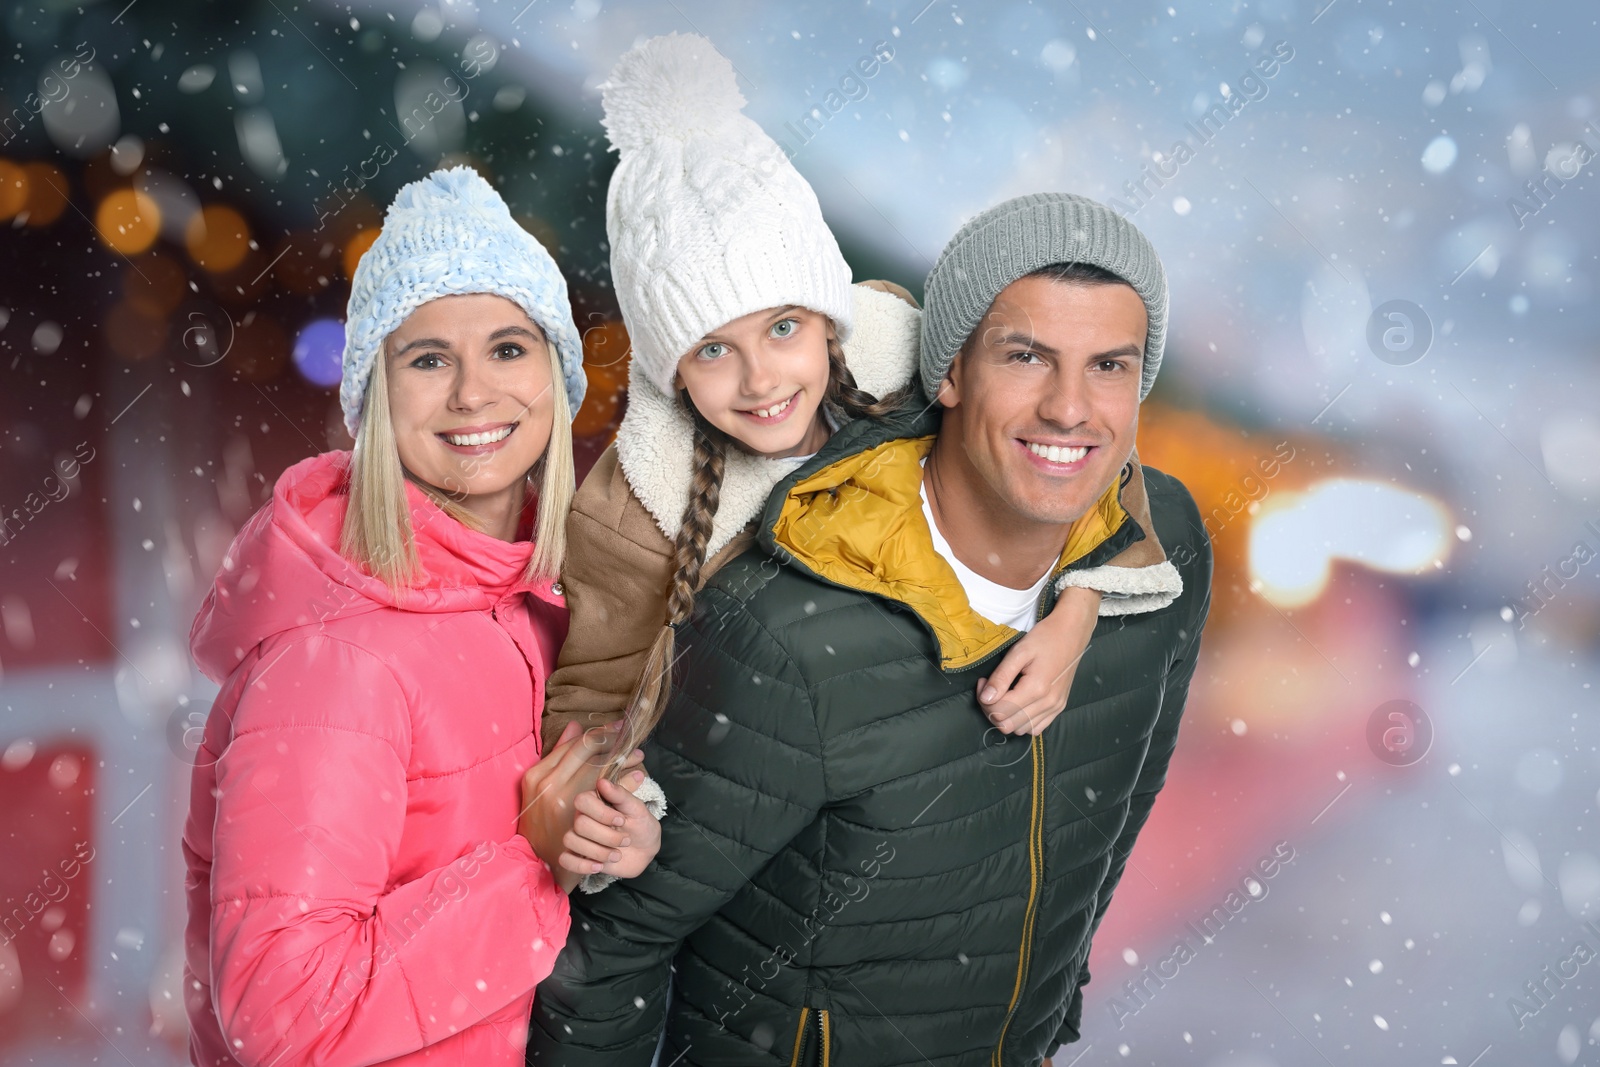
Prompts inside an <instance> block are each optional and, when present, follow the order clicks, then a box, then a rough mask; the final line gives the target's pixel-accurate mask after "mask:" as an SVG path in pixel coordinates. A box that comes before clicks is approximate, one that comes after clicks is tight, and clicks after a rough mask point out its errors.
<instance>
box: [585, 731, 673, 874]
mask: <svg viewBox="0 0 1600 1067" xmlns="http://www.w3.org/2000/svg"><path fill="white" fill-rule="evenodd" d="M636 754H637V755H638V757H639V758H640V759H643V758H644V753H642V752H636ZM631 762H632V760H631V758H630V763H631ZM642 781H644V772H643V771H641V770H634V771H631V772H629V773H628V774H626V775H624V777H623V782H624V783H626V784H625V785H617V784H616V783H615V782H611V781H608V780H606V779H604V778H602V779H600V780H599V782H598V783H597V790H598V792H589V793H583V794H580V795H579V797H578V799H577V802H576V806H577V809H578V817H577V819H575V820H574V822H573V826H572V829H571V830H570V831H568V833H567V835H566V836H565V837H564V838H563V839H562V843H563V844H565V845H566V851H565V852H563V853H562V854H561V865H562V866H563V867H564V868H566V869H567V870H568V871H572V872H574V873H576V874H579V875H588V874H600V873H602V872H604V873H605V874H609V875H612V876H614V877H617V878H635V877H637V876H638V875H640V874H642V873H643V872H644V869H645V868H646V867H648V866H649V865H650V861H651V860H653V859H655V858H656V852H657V851H658V850H659V849H660V848H661V824H660V823H658V822H657V821H656V819H655V816H653V815H651V814H650V812H649V810H648V809H647V808H646V807H645V806H644V802H643V801H642V800H640V799H639V798H638V797H636V796H634V795H633V793H632V792H630V790H632V789H637V788H639V783H640V782H642Z"/></svg>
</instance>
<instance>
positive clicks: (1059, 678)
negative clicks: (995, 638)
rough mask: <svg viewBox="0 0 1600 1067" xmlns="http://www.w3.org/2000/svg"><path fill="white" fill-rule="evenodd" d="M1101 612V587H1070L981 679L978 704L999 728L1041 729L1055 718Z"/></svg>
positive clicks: (1020, 731)
mask: <svg viewBox="0 0 1600 1067" xmlns="http://www.w3.org/2000/svg"><path fill="white" fill-rule="evenodd" d="M1099 614H1100V594H1099V592H1097V591H1096V590H1093V589H1079V588H1077V587H1069V588H1068V589H1067V590H1066V591H1065V592H1063V593H1062V594H1061V598H1060V599H1059V600H1058V601H1057V603H1056V606H1055V610H1054V611H1052V612H1051V613H1050V614H1049V615H1047V616H1045V617H1044V618H1043V619H1040V620H1039V622H1038V623H1037V624H1035V625H1034V627H1033V629H1032V630H1029V631H1028V632H1027V633H1025V634H1023V635H1022V639H1021V640H1020V641H1018V642H1017V643H1016V644H1014V645H1012V646H1011V649H1010V650H1009V651H1008V652H1007V653H1006V654H1005V658H1004V659H1002V660H1001V661H1000V666H999V667H998V668H996V669H995V672H994V674H992V675H990V676H989V677H987V678H979V679H978V703H979V705H980V706H982V707H983V709H984V711H985V712H986V713H987V714H988V716H989V721H990V722H992V723H994V725H995V728H996V729H998V730H999V731H1000V732H1001V733H1003V734H1039V733H1043V732H1044V730H1045V728H1046V727H1048V726H1049V725H1050V724H1051V723H1053V722H1055V721H1056V716H1058V715H1060V714H1061V712H1062V711H1063V710H1064V709H1065V708H1066V706H1067V694H1068V693H1070V692H1071V691H1072V679H1073V678H1074V677H1075V676H1076V675H1077V673H1078V661H1079V660H1080V659H1082V658H1083V653H1084V651H1085V650H1086V649H1087V648H1088V647H1089V636H1090V635H1091V634H1092V633H1093V632H1094V625H1095V621H1096V619H1098V618H1099Z"/></svg>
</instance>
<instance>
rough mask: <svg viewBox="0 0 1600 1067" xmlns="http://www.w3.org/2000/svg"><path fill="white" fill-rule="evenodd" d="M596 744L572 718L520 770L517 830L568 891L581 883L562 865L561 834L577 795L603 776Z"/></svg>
mask: <svg viewBox="0 0 1600 1067" xmlns="http://www.w3.org/2000/svg"><path fill="white" fill-rule="evenodd" d="M620 726H621V723H617V724H616V725H615V726H613V727H611V728H610V729H611V731H612V732H613V733H614V732H615V730H616V729H617V728H620ZM597 748H600V751H601V752H602V753H603V751H604V750H603V748H601V747H600V746H598V745H597V744H596V743H595V739H592V738H588V737H586V736H585V735H584V731H583V728H582V727H581V726H579V725H578V724H577V723H576V722H570V723H568V724H567V728H566V729H565V730H563V731H561V738H560V740H558V741H557V743H556V745H555V747H554V748H552V749H551V750H550V751H549V752H546V753H545V754H544V758H543V759H541V760H539V762H538V763H535V764H534V765H533V766H532V767H529V768H528V769H527V771H526V772H524V773H523V775H522V811H521V812H520V813H519V814H518V816H517V832H518V833H519V834H521V835H522V836H523V837H524V838H526V839H527V841H528V845H529V846H530V847H531V848H532V849H533V854H534V855H535V856H538V857H539V858H540V859H541V860H543V861H544V862H545V865H546V866H547V867H549V868H550V873H551V874H553V875H555V879H556V884H557V885H559V886H560V887H561V890H562V892H565V893H570V892H571V891H572V889H573V887H574V886H576V885H577V884H578V875H576V874H574V873H572V872H571V871H570V870H568V869H567V868H565V867H563V866H561V862H560V860H561V854H562V851H563V848H562V838H563V837H564V836H565V835H566V834H567V832H568V831H570V830H571V829H572V824H573V821H574V820H575V819H576V818H577V814H578V809H577V807H576V801H577V798H578V796H579V795H580V794H582V793H584V792H585V791H587V790H589V789H592V788H594V782H595V779H596V778H597V777H598V776H599V773H600V767H599V763H600V760H601V759H602V758H603V756H597V755H596V750H597ZM643 759H644V755H643V753H639V754H637V756H636V757H635V758H630V760H629V765H630V766H631V765H634V764H637V763H638V762H639V761H640V760H643Z"/></svg>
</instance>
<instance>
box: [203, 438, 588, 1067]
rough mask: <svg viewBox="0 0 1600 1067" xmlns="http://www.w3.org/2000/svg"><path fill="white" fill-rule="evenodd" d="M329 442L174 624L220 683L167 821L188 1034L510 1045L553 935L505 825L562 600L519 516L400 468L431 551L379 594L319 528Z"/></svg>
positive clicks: (524, 1020) (207, 1066)
mask: <svg viewBox="0 0 1600 1067" xmlns="http://www.w3.org/2000/svg"><path fill="white" fill-rule="evenodd" d="M348 463H349V454H348V453H344V452H330V453H328V454H326V455H322V456H317V457H315V458H313V459H308V460H305V461H304V462H302V463H299V464H297V465H295V466H294V467H292V468H290V469H289V470H288V471H286V472H285V473H284V475H283V477H282V478H280V479H279V480H278V484H277V486H276V489H275V491H274V494H273V499H272V502H271V503H270V504H268V505H267V506H266V507H264V508H262V509H261V511H260V512H258V513H257V514H256V515H255V516H254V517H253V518H251V520H250V521H249V523H247V524H246V525H245V527H244V529H242V530H240V531H239V536H238V537H237V538H236V539H235V540H234V543H233V546H232V548H230V549H229V552H228V557H227V559H226V560H225V561H224V563H223V567H222V571H221V573H220V574H219V575H218V577H217V581H216V584H215V585H214V586H213V587H212V590H211V593H210V595H208V596H207V597H206V601H205V605H204V606H203V607H202V608H201V609H200V614H199V616H198V617H197V618H196V619H195V623H194V629H193V631H192V633H191V634H190V643H191V647H192V649H193V651H194V656H195V659H196V661H197V662H198V663H199V664H200V667H201V669H202V670H204V671H205V673H206V675H207V676H208V677H210V678H212V679H213V680H215V681H217V682H218V683H219V684H221V686H222V691H221V693H220V694H219V695H218V696H217V701H216V703H215V705H213V707H212V711H211V715H210V718H209V719H208V720H207V723H206V729H205V740H204V743H203V745H202V747H201V749H200V751H199V759H198V761H197V763H196V765H195V769H194V778H193V785H192V790H191V793H190V799H189V819H188V823H187V825H186V826H185V828H184V834H183V851H184V857H185V859H186V860H187V863H188V871H189V874H188V883H187V892H188V898H189V927H188V934H187V949H188V952H187V960H186V966H185V974H184V990H185V994H186V998H185V999H186V1007H187V1010H188V1015H189V1022H190V1031H191V1036H190V1054H191V1056H192V1057H193V1060H194V1062H195V1063H197V1064H200V1065H203V1067H216V1065H222V1067H233V1065H234V1064H235V1063H238V1064H245V1065H250V1067H255V1065H267V1064H271V1065H272V1067H296V1065H301V1064H306V1065H311V1064H316V1065H326V1067H346V1065H349V1067H354V1065H356V1064H377V1063H383V1064H421V1063H427V1064H429V1065H430V1067H454V1065H458V1064H459V1065H462V1067H465V1065H468V1064H470V1065H472V1067H486V1065H491V1067H492V1065H494V1064H506V1065H511V1064H518V1065H520V1064H521V1063H522V1062H523V1049H524V1045H525V1035H526V1031H527V1025H528V1017H529V1012H530V1009H531V1007H532V1005H533V989H534V986H535V985H536V984H538V982H539V981H540V980H541V979H543V978H544V977H545V976H546V975H548V974H549V973H550V971H551V968H552V966H553V965H554V963H555V958H556V954H557V952H558V951H560V949H561V946H562V945H563V944H564V943H565V942H566V937H567V923H568V916H567V898H566V897H565V896H564V895H563V894H562V893H561V892H560V891H559V890H558V889H557V888H556V884H555V880H554V878H553V877H552V876H551V873H550V870H549V868H548V867H546V866H545V865H544V864H543V863H542V862H540V861H539V860H538V859H536V858H535V857H534V855H533V851H532V849H530V848H529V847H528V844H527V842H526V841H525V840H524V839H523V838H522V837H520V836H518V834H517V833H516V822H517V813H518V810H519V807H520V800H521V796H520V782H521V776H522V772H523V771H524V770H526V769H527V768H528V767H529V766H531V765H532V764H534V763H535V762H537V761H538V758H539V754H538V747H539V742H538V737H539V729H538V727H539V724H538V709H540V708H541V707H542V706H543V702H544V683H545V678H546V676H547V675H548V674H549V672H550V669H551V667H552V665H553V664H554V663H555V659H556V652H557V650H558V649H559V647H560V644H561V640H562V638H563V637H564V636H565V633H566V628H567V611H566V607H565V604H564V603H563V601H562V599H561V597H560V595H559V591H558V590H556V589H553V588H552V586H551V584H550V583H548V582H543V583H530V582H527V581H525V580H524V579H523V577H522V574H523V570H524V568H525V567H526V565H527V562H528V558H529V554H530V552H531V551H532V546H531V544H530V543H529V542H527V541H521V542H516V543H507V542H504V541H498V540H496V539H495V538H492V537H489V536H486V535H483V534H479V533H475V532H474V531H472V530H469V529H468V528H466V527H465V526H462V525H461V524H460V523H458V522H456V521H455V520H453V519H451V518H449V517H448V516H446V515H445V514H444V513H443V512H441V511H440V510H439V509H438V508H437V507H435V506H434V505H433V504H432V503H431V502H430V501H428V499H427V498H426V497H425V496H424V495H423V494H422V493H420V492H419V491H418V490H417V489H416V488H415V487H413V486H409V485H408V486H407V487H406V488H407V492H408V494H410V502H411V517H412V523H413V525H414V527H415V529H416V531H417V548H418V554H419V556H420V558H421V562H422V565H423V568H424V569H425V570H426V572H427V575H428V577H427V579H426V581H425V582H423V583H422V584H421V585H420V586H418V587H417V588H415V589H413V590H409V591H407V592H406V593H405V594H404V595H403V596H400V597H398V598H397V597H396V596H394V595H392V594H391V593H390V591H389V589H388V588H387V587H386V586H384V584H383V583H382V582H380V581H378V580H377V579H375V578H371V577H368V576H366V575H365V574H363V573H362V572H361V571H360V570H358V569H356V568H355V567H353V566H351V565H350V564H349V563H348V562H346V561H345V560H344V559H343V557H341V556H340V555H339V553H338V551H337V547H336V546H337V545H338V542H339V530H340V528H341V525H342V522H343V516H344V507H345V499H346V497H345V495H344V493H343V492H342V491H341V488H340V486H341V483H342V482H343V479H344V473H345V470H346V467H347V464H348Z"/></svg>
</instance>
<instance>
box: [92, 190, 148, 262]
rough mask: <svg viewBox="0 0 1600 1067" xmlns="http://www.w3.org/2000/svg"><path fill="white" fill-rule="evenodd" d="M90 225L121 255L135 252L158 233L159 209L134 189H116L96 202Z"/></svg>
mask: <svg viewBox="0 0 1600 1067" xmlns="http://www.w3.org/2000/svg"><path fill="white" fill-rule="evenodd" d="M94 226H95V229H96V230H99V231H100V240H102V241H104V242H105V243H106V245H107V246H108V247H110V248H112V249H113V250H115V251H117V252H121V253H122V254H123V255H127V256H132V255H137V254H138V253H140V252H143V251H145V250H146V249H147V248H149V247H150V246H151V245H153V244H155V242H156V238H157V237H159V236H160V235H161V208H160V207H159V206H157V204H156V202H155V200H154V199H152V198H151V197H149V196H147V195H146V194H144V193H141V192H140V191H139V190H137V189H117V190H114V191H113V192H111V193H110V194H109V195H107V196H106V198H105V199H104V200H102V201H100V206H99V208H97V209H96V210H95V213H94Z"/></svg>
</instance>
